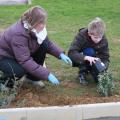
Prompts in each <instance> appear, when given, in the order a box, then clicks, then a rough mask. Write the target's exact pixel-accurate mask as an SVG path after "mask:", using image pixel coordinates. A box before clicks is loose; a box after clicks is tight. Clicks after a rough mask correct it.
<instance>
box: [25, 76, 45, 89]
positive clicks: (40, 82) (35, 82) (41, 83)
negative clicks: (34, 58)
mask: <svg viewBox="0 0 120 120" xmlns="http://www.w3.org/2000/svg"><path fill="white" fill-rule="evenodd" d="M25 82H27V83H29V84H32V85H34V86H36V87H40V88H45V84H44V83H43V82H42V81H33V80H31V79H28V78H26V80H25Z"/></svg>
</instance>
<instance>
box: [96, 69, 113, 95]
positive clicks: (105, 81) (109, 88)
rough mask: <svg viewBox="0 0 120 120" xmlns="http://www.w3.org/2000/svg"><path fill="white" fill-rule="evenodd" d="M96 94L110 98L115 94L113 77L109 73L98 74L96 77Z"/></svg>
mask: <svg viewBox="0 0 120 120" xmlns="http://www.w3.org/2000/svg"><path fill="white" fill-rule="evenodd" d="M98 81H99V82H98V85H97V88H98V92H99V93H100V95H101V96H111V95H113V94H114V92H115V84H114V81H113V76H112V74H111V73H110V72H109V71H106V72H103V73H100V74H99V75H98Z"/></svg>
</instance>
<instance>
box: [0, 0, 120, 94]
mask: <svg viewBox="0 0 120 120" xmlns="http://www.w3.org/2000/svg"><path fill="white" fill-rule="evenodd" d="M34 5H41V6H42V7H44V8H45V9H46V10H47V11H48V24H47V27H48V34H49V37H50V39H51V40H53V41H54V42H55V43H57V44H58V45H59V46H61V47H62V48H64V50H65V51H66V53H67V51H68V48H69V46H70V43H71V42H72V40H73V38H74V36H75V34H76V33H77V31H78V29H80V28H82V27H86V26H87V24H88V23H89V21H90V20H92V19H93V18H95V17H97V16H99V17H101V18H103V19H104V21H105V22H106V24H107V32H106V35H107V37H108V40H109V47H110V55H111V58H110V60H111V64H110V69H111V71H112V72H113V74H114V76H115V80H116V81H118V82H119V81H120V79H119V78H120V53H119V52H120V29H119V28H120V21H119V20H120V16H119V14H120V7H119V6H120V1H119V0H114V1H112V0H111V1H110V0H33V4H32V6H34ZM29 7H31V6H28V5H23V6H0V27H1V28H0V29H5V28H7V27H8V26H9V25H11V24H12V23H14V22H15V21H17V20H18V19H19V18H20V16H21V14H22V13H23V12H24V11H25V10H27V9H28V8H29ZM46 63H47V66H48V67H49V69H51V72H53V73H54V74H55V75H56V76H57V77H58V79H59V80H60V81H61V82H62V83H61V84H62V85H60V86H58V87H53V86H51V85H50V86H49V85H48V88H47V89H48V91H49V92H51V93H54V94H68V95H76V96H79V95H81V94H82V93H85V92H88V91H89V92H91V93H93V94H95V93H96V86H95V85H93V86H92V87H89V90H88V88H87V87H81V86H80V85H79V83H77V81H76V76H77V71H78V69H77V68H71V67H70V66H68V65H66V64H64V63H63V62H62V61H60V60H57V59H56V58H54V57H51V56H48V58H47V60H46ZM71 81H72V82H73V83H77V86H76V87H73V88H70V89H68V88H65V87H64V86H63V85H64V83H65V82H71ZM91 84H93V83H91ZM73 86H74V85H73ZM53 89H54V90H53Z"/></svg>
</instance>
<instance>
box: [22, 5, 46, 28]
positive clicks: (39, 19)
mask: <svg viewBox="0 0 120 120" xmlns="http://www.w3.org/2000/svg"><path fill="white" fill-rule="evenodd" d="M21 20H22V21H23V22H24V21H25V22H27V23H28V24H29V25H30V28H29V29H32V28H33V27H34V26H36V25H37V24H39V23H42V24H45V23H46V21H47V12H46V11H45V9H44V8H42V7H40V6H34V7H32V8H30V9H28V10H27V11H26V12H24V13H23V15H22V16H21Z"/></svg>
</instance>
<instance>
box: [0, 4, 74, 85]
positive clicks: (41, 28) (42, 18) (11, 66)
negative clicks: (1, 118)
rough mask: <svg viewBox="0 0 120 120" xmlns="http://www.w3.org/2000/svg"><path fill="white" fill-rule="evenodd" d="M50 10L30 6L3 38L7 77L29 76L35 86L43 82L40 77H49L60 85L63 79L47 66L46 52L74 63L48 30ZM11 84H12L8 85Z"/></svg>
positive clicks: (1, 59)
mask: <svg viewBox="0 0 120 120" xmlns="http://www.w3.org/2000/svg"><path fill="white" fill-rule="evenodd" d="M46 21H47V13H46V11H45V10H44V9H43V8H42V7H39V6H35V7H32V8H30V9H28V10H27V11H26V12H25V13H24V14H23V15H22V17H21V19H20V20H19V21H18V22H17V23H15V24H13V25H12V26H10V27H9V28H8V29H7V30H6V31H5V32H4V33H3V34H2V35H1V37H0V70H1V71H3V73H4V75H5V76H4V80H6V79H7V78H13V77H14V75H15V77H17V78H21V77H22V76H23V75H24V74H27V78H29V81H31V82H32V83H33V84H34V85H39V86H40V85H41V81H40V80H49V81H50V82H51V83H53V84H55V85H57V84H59V80H58V79H57V78H56V77H55V76H54V75H53V74H52V73H51V72H50V71H49V70H48V69H46V68H44V67H43V63H44V60H45V56H46V53H49V54H51V55H53V56H55V57H57V58H58V59H61V60H63V61H64V62H66V63H69V64H72V62H71V60H70V59H69V57H67V56H66V55H65V54H64V52H63V50H62V49H61V48H59V47H58V46H57V45H55V44H54V43H53V42H51V41H50V40H49V38H48V36H47V30H46ZM8 86H9V85H8Z"/></svg>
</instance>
